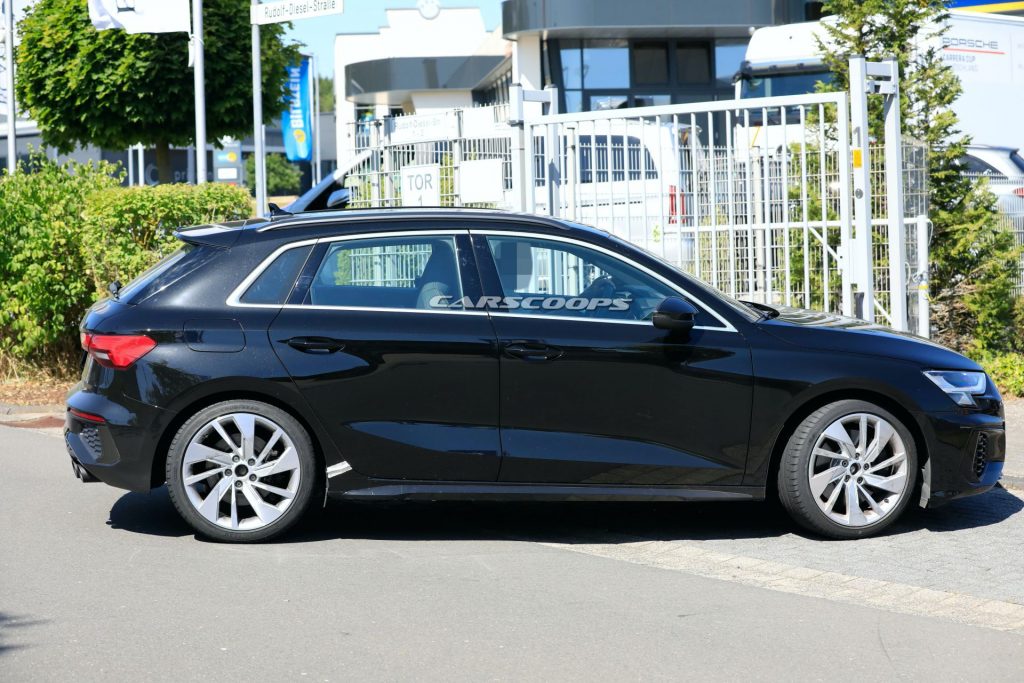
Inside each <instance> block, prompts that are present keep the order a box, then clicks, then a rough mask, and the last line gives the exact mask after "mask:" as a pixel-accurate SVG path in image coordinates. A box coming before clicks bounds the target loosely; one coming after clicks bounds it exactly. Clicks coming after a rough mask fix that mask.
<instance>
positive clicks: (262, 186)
mask: <svg viewBox="0 0 1024 683" xmlns="http://www.w3.org/2000/svg"><path fill="white" fill-rule="evenodd" d="M252 4H254V5H257V4H259V1H258V0H253V3H252ZM252 137H253V156H254V158H253V164H252V166H253V169H254V175H255V176H256V178H255V183H256V215H257V216H262V215H263V214H264V213H265V212H266V211H267V178H266V176H265V175H264V173H263V170H264V166H263V156H264V150H263V66H262V59H261V57H260V25H259V24H257V23H253V25H252Z"/></svg>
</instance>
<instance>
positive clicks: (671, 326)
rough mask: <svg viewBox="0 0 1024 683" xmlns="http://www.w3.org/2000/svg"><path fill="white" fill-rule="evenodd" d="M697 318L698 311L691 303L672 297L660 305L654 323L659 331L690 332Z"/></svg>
mask: <svg viewBox="0 0 1024 683" xmlns="http://www.w3.org/2000/svg"><path fill="white" fill-rule="evenodd" d="M696 316H697V309H696V308H695V307H694V306H693V304H691V303H690V302H689V301H686V300H685V299H680V298H679V297H678V296H670V297H668V298H667V299H665V300H664V301H662V302H661V303H660V304H659V305H658V310H656V311H655V312H654V318H653V320H652V322H653V323H654V326H655V327H657V328H658V329H659V330H668V331H670V332H689V331H690V330H692V329H693V323H694V320H695V318H696Z"/></svg>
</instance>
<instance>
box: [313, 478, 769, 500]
mask: <svg viewBox="0 0 1024 683" xmlns="http://www.w3.org/2000/svg"><path fill="white" fill-rule="evenodd" d="M346 483H348V484H350V485H352V486H351V488H345V489H344V490H338V489H334V490H331V491H330V494H331V496H332V497H340V498H342V499H345V500H491V501H516V500H519V501H525V500H537V501H541V500H551V501H574V500H581V501H582V500H590V501H600V500H606V501H659V500H664V501H727V500H736V501H743V500H754V501H758V500H764V497H765V492H764V487H762V486H694V487H687V486H608V485H559V484H496V483H480V482H408V481H402V482H395V481H386V480H374V479H368V480H363V481H360V482H346Z"/></svg>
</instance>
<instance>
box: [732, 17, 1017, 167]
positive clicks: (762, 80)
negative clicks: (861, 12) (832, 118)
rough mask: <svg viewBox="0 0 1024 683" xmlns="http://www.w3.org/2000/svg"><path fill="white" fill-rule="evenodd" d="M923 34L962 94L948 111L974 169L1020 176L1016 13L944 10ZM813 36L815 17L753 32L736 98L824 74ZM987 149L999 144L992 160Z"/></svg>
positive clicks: (817, 33) (804, 86) (794, 87)
mask: <svg viewBox="0 0 1024 683" xmlns="http://www.w3.org/2000/svg"><path fill="white" fill-rule="evenodd" d="M822 21H825V22H827V21H829V19H828V18H825V19H823V20H822ZM926 33H927V35H926V36H925V37H924V40H925V41H934V43H933V44H937V45H938V46H940V49H941V51H942V58H943V61H945V63H946V64H948V65H949V66H950V67H952V69H953V70H954V71H955V72H956V74H957V75H958V76H959V77H960V82H961V84H962V86H963V94H962V95H961V96H960V98H959V99H958V100H957V101H956V102H955V103H954V105H953V110H954V111H955V112H956V114H957V117H958V118H959V119H960V124H959V128H960V130H961V131H963V132H964V133H966V134H968V135H970V136H971V138H972V145H973V146H976V147H977V148H978V149H977V152H978V154H977V155H976V157H977V158H976V159H974V160H973V161H974V162H975V163H976V164H977V166H978V167H979V168H980V169H984V168H985V166H986V165H987V166H990V167H992V170H991V171H990V172H992V173H999V174H1002V175H1014V174H1015V175H1024V161H1021V159H1020V157H1019V156H1017V155H1016V150H1018V149H1020V148H1022V147H1024V126H1021V125H1020V119H1019V118H1018V117H1019V116H1020V115H1021V112H1022V111H1024V18H1021V17H1011V16H1005V15H1001V14H984V13H979V12H962V11H951V12H950V13H949V20H948V24H947V30H946V32H945V33H943V34H942V35H936V34H935V33H936V32H934V31H930V32H926ZM818 37H821V39H822V40H826V41H827V33H826V32H825V31H824V30H823V28H822V26H821V22H817V21H815V22H807V23H801V24H788V25H785V26H770V27H766V28H761V29H758V30H756V31H754V33H753V35H752V36H751V38H750V43H749V44H748V46H747V52H746V59H745V61H744V62H743V67H742V69H741V71H740V73H739V74H738V78H737V80H736V97H737V98H743V99H745V98H752V97H770V96H778V95H796V94H803V93H808V92H814V88H815V83H816V82H818V81H825V80H827V79H828V77H829V74H828V70H827V69H826V68H825V65H824V63H823V61H822V59H821V55H820V54H819V51H818V42H817V38H818ZM981 150H986V152H985V153H982V151H981ZM993 150H999V151H998V154H996V156H998V157H999V159H997V160H996V161H995V163H993ZM972 156H974V155H972ZM1002 157H1005V159H1004V158H1002ZM968 161H972V160H968ZM1010 172H1013V173H1010Z"/></svg>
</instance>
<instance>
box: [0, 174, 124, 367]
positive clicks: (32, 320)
mask: <svg viewBox="0 0 1024 683" xmlns="http://www.w3.org/2000/svg"><path fill="white" fill-rule="evenodd" d="M22 171H24V172H22V173H16V174H14V175H5V176H3V177H2V178H0V352H3V353H4V354H5V355H7V354H10V355H13V356H14V357H15V358H16V359H19V360H23V361H34V360H43V357H44V356H47V355H51V356H52V355H53V354H54V353H57V354H60V353H62V352H67V351H69V350H70V349H72V348H74V344H75V330H76V327H77V325H78V321H79V318H80V316H81V313H82V311H84V310H85V308H86V307H87V306H88V305H89V303H90V302H91V301H92V299H93V295H94V287H93V282H92V279H91V278H90V277H89V275H88V272H87V271H88V265H87V260H86V258H85V255H84V253H83V249H82V210H83V208H84V206H85V201H86V198H87V197H89V196H90V195H92V194H93V193H95V192H98V191H103V190H107V189H109V188H113V187H116V186H117V185H118V183H119V182H120V178H119V177H118V173H119V171H118V169H117V167H115V166H112V165H110V164H106V163H100V164H87V165H83V164H76V163H67V164H56V163H54V162H52V161H49V160H47V159H46V158H45V157H43V156H36V157H33V158H32V160H31V161H30V162H29V163H28V164H25V165H23V166H22ZM29 171H31V172H29Z"/></svg>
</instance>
